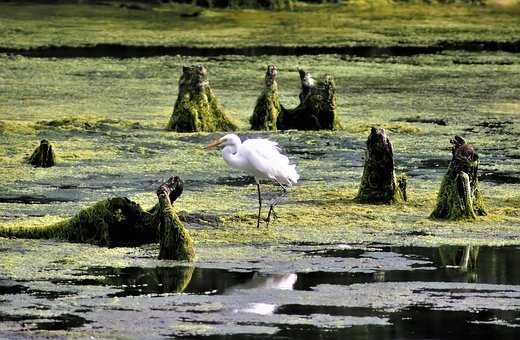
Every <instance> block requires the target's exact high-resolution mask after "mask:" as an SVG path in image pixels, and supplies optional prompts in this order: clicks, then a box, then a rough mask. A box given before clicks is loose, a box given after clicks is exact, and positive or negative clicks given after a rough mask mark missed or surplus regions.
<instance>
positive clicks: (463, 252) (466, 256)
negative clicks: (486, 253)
mask: <svg viewBox="0 0 520 340" xmlns="http://www.w3.org/2000/svg"><path fill="white" fill-rule="evenodd" d="M478 253H479V247H478V246H464V247H462V246H446V245H445V246H440V247H439V257H440V259H441V262H442V265H443V266H445V267H456V268H458V269H460V270H461V271H468V270H470V271H472V270H475V269H477V260H478Z"/></svg>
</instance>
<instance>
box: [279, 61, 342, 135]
mask: <svg viewBox="0 0 520 340" xmlns="http://www.w3.org/2000/svg"><path fill="white" fill-rule="evenodd" d="M298 71H299V73H300V80H301V84H302V87H301V93H300V105H298V106H297V107H296V108H294V109H286V108H284V107H283V106H282V111H281V114H280V115H279V116H278V120H277V122H276V125H277V128H278V129H280V130H289V129H297V130H322V129H323V130H334V129H339V128H341V124H340V122H339V120H338V118H337V114H336V85H335V84H334V79H333V78H332V76H330V75H325V76H324V77H323V79H321V80H319V81H317V82H316V81H315V80H314V79H313V78H312V76H311V74H310V73H309V72H307V71H305V70H302V69H299V70H298Z"/></svg>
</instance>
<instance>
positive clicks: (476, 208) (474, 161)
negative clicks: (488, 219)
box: [430, 136, 486, 220]
mask: <svg viewBox="0 0 520 340" xmlns="http://www.w3.org/2000/svg"><path fill="white" fill-rule="evenodd" d="M451 143H452V144H453V148H452V153H453V159H452V160H451V162H450V165H449V167H448V171H447V173H446V175H444V178H443V180H442V183H441V187H440V190H439V194H438V196H437V205H436V207H435V209H434V210H433V212H432V213H431V215H430V217H432V218H437V219H443V218H444V219H449V220H460V219H467V220H474V219H476V218H477V216H485V215H486V210H485V208H484V200H483V198H482V195H481V193H480V185H479V182H478V176H477V172H478V165H479V159H478V155H477V154H476V152H475V151H474V149H473V146H471V145H469V144H466V143H465V141H464V139H462V138H461V137H458V136H455V138H454V139H452V140H451Z"/></svg>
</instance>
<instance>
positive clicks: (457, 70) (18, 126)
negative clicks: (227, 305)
mask: <svg viewBox="0 0 520 340" xmlns="http://www.w3.org/2000/svg"><path fill="white" fill-rule="evenodd" d="M1 58H2V59H1V62H2V64H3V65H4V67H3V68H2V69H0V78H2V79H3V82H2V83H1V84H0V92H1V95H2V101H1V102H0V134H1V135H2V140H3V143H2V144H1V145H0V161H1V162H2V165H3V166H2V167H1V169H0V188H1V191H2V192H3V193H4V194H11V195H12V194H14V195H19V194H21V193H23V194H24V195H43V196H46V197H50V198H56V202H52V203H49V204H29V205H27V204H19V203H2V204H0V215H1V219H0V228H2V229H5V228H13V229H15V230H16V229H17V228H19V227H20V226H28V225H31V226H34V227H35V228H37V227H39V226H44V225H47V224H50V223H54V222H58V221H60V220H63V219H64V218H66V217H67V216H71V215H73V214H74V213H76V212H77V211H78V209H80V208H82V207H86V206H89V205H92V204H93V203H95V202H96V201H99V200H101V199H105V198H108V197H112V196H128V197H129V198H130V199H132V200H135V201H137V202H139V203H141V204H142V205H143V206H144V207H145V208H146V207H148V206H152V205H153V204H154V202H155V199H156V198H155V190H156V188H157V186H158V185H159V184H160V183H161V181H162V180H164V179H166V178H168V177H169V176H171V175H178V176H180V177H181V178H182V179H183V180H184V181H185V183H186V185H185V191H184V194H183V195H182V196H181V198H180V199H179V200H178V202H176V204H175V207H176V209H177V211H181V212H185V213H184V214H186V213H187V214H189V215H191V216H201V217H200V218H198V219H197V223H195V224H192V225H190V224H189V223H188V225H187V226H188V229H189V230H190V233H191V234H192V236H193V239H194V240H195V243H196V248H197V252H198V253H199V254H202V255H201V256H202V258H203V259H204V258H206V256H210V255H209V253H208V252H207V250H208V249H212V248H213V247H219V245H226V246H227V247H231V248H230V249H234V251H237V252H240V249H238V248H233V245H240V244H242V245H244V244H279V243H286V242H289V243H292V242H318V243H329V242H362V241H380V242H395V243H408V242H410V243H419V244H425V243H426V244H441V243H451V244H453V243H475V244H510V243H515V244H516V243H518V242H519V241H518V239H519V238H518V236H519V235H520V230H519V229H518V225H520V204H519V202H520V196H519V194H518V184H507V183H506V184H499V185H498V184H496V183H493V182H486V181H483V182H482V183H481V187H482V192H483V195H484V199H485V202H486V206H487V207H488V211H489V216H486V217H482V218H479V219H478V220H477V221H476V222H471V223H469V222H443V221H432V220H430V219H428V216H429V214H430V213H431V211H432V210H433V208H434V206H435V198H436V195H437V191H438V189H439V186H440V181H441V179H442V176H443V175H444V173H445V172H446V170H447V169H446V168H445V167H444V166H440V167H435V166H429V165H428V164H431V163H432V160H445V161H446V162H447V161H449V159H450V158H451V154H450V144H449V140H450V138H452V137H453V135H455V134H460V135H462V136H463V137H464V138H465V139H466V140H467V141H469V142H470V143H473V144H475V146H476V148H477V152H478V153H479V155H480V159H481V171H482V172H488V173H499V174H503V175H506V176H513V177H514V176H518V170H517V169H518V168H519V162H520V161H519V158H518V157H517V156H515V155H516V154H515V152H516V150H518V149H519V147H520V145H519V141H518V138H516V136H517V135H518V133H519V130H520V125H519V117H518V113H519V107H520V102H519V99H518V98H519V92H520V74H519V73H520V67H519V65H520V57H519V56H517V55H515V54H508V53H478V54H474V53H465V52H450V53H443V54H437V55H428V56H427V55H423V56H415V57H389V58H370V59H366V58H355V57H345V56H335V55H329V56H304V57H234V56H226V57H221V58H182V57H161V58H147V59H124V60H116V59H108V58H102V59H66V60H56V59H38V58H24V57H8V56H3V57H1ZM200 63H202V64H205V65H206V66H208V69H209V79H210V82H211V86H212V88H213V90H214V92H215V94H216V96H217V97H218V98H219V100H220V102H221V103H222V105H223V107H224V108H225V109H226V110H228V112H229V113H230V116H231V117H232V118H234V119H235V120H236V121H237V122H238V123H239V128H240V129H241V131H240V132H239V134H240V135H242V136H247V137H252V136H261V137H269V138H272V139H274V140H276V141H278V142H279V143H280V145H281V146H282V148H283V149H284V151H285V152H286V153H287V154H288V155H289V156H290V158H291V159H292V160H293V161H295V162H296V163H297V167H298V170H299V172H300V175H301V177H302V179H301V182H300V183H299V184H298V185H297V186H295V187H294V188H293V189H291V194H290V196H289V199H288V201H287V202H284V203H283V204H282V205H280V206H279V208H278V211H277V212H278V215H279V219H278V220H276V221H275V222H274V224H272V226H270V228H269V229H268V230H267V229H265V228H260V229H256V228H254V224H255V223H254V221H255V219H256V204H257V197H256V188H255V186H254V185H253V182H252V181H251V180H250V179H247V178H245V177H244V174H242V173H240V172H238V171H231V170H229V169H228V168H227V166H226V165H225V163H224V161H223V160H222V159H221V155H220V153H219V152H216V151H213V152H208V151H206V150H203V146H204V145H206V144H208V143H209V142H210V141H211V140H212V139H214V138H215V137H216V136H220V135H221V134H220V133H212V134H208V133H195V134H181V133H175V132H169V131H166V130H165V127H166V124H167V122H168V119H169V116H170V114H171V111H172V108H173V101H174V100H175V98H176V95H177V93H176V92H177V80H178V78H179V76H180V73H181V68H182V66H183V65H190V64H200ZM268 64H275V65H276V66H277V67H278V69H279V73H278V86H279V90H280V97H281V102H282V104H283V105H286V106H294V105H295V104H296V103H297V102H298V93H299V77H298V72H297V66H299V67H304V68H307V69H309V70H310V71H311V72H312V73H313V75H316V76H317V75H319V74H323V73H330V74H333V75H334V77H335V81H336V85H337V104H338V114H339V115H338V116H339V119H340V120H341V122H342V124H343V127H344V128H343V129H342V130H339V131H334V132H330V131H323V132H298V131H284V132H276V133H265V132H252V131H247V130H246V129H247V128H248V127H249V123H248V119H249V117H250V115H251V113H252V111H253V108H254V105H255V101H256V98H257V96H258V94H259V93H260V92H261V91H262V88H263V76H264V71H265V67H266V65H268ZM416 116H420V117H421V118H435V119H443V120H445V121H446V122H447V125H445V126H443V125H436V124H428V123H410V122H404V121H403V120H405V119H407V118H414V117H416ZM372 125H378V126H383V127H385V128H386V129H387V130H388V131H389V135H390V138H391V140H392V143H393V145H394V155H395V159H396V168H397V171H398V172H403V171H404V172H406V173H407V174H408V177H409V185H408V188H409V201H408V202H407V203H403V204H398V205H392V206H387V205H364V204H359V203H356V202H355V201H354V197H355V195H356V193H357V189H358V185H359V182H360V179H361V175H362V166H363V155H364V149H365V141H366V137H367V135H368V133H369V131H370V128H371V126H372ZM43 138H46V139H48V140H50V141H51V142H52V143H53V144H54V146H55V148H56V150H55V151H56V154H57V165H56V166H55V167H53V168H50V169H36V168H32V167H30V166H28V165H25V164H23V160H24V158H25V157H27V156H28V155H29V154H30V152H31V151H32V150H33V149H34V147H35V146H37V144H38V143H39V140H40V139H43ZM276 190H277V188H276V187H274V186H271V185H269V186H264V191H265V192H266V194H265V195H266V196H265V199H269V198H271V197H273V194H272V193H270V192H273V191H276ZM65 198H66V199H67V200H66V201H65V200H64V199H65ZM59 199H62V201H60V200H59ZM182 214H183V213H181V216H182ZM3 242H6V240H4V241H3ZM230 256H231V255H230ZM232 256H236V254H234V255H232Z"/></svg>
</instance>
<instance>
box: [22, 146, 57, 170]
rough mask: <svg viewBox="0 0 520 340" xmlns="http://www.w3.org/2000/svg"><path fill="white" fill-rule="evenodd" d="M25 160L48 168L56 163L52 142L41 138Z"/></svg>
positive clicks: (36, 165)
mask: <svg viewBox="0 0 520 340" xmlns="http://www.w3.org/2000/svg"><path fill="white" fill-rule="evenodd" d="M27 162H28V163H29V164H31V165H33V166H35V167H42V168H50V167H51V166H54V165H55V164H56V154H55V153H54V149H53V148H52V144H51V143H49V141H48V140H46V139H42V140H41V141H40V145H39V146H38V147H37V148H36V149H35V150H34V151H33V153H32V154H31V156H30V157H29V158H28V159H27Z"/></svg>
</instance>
